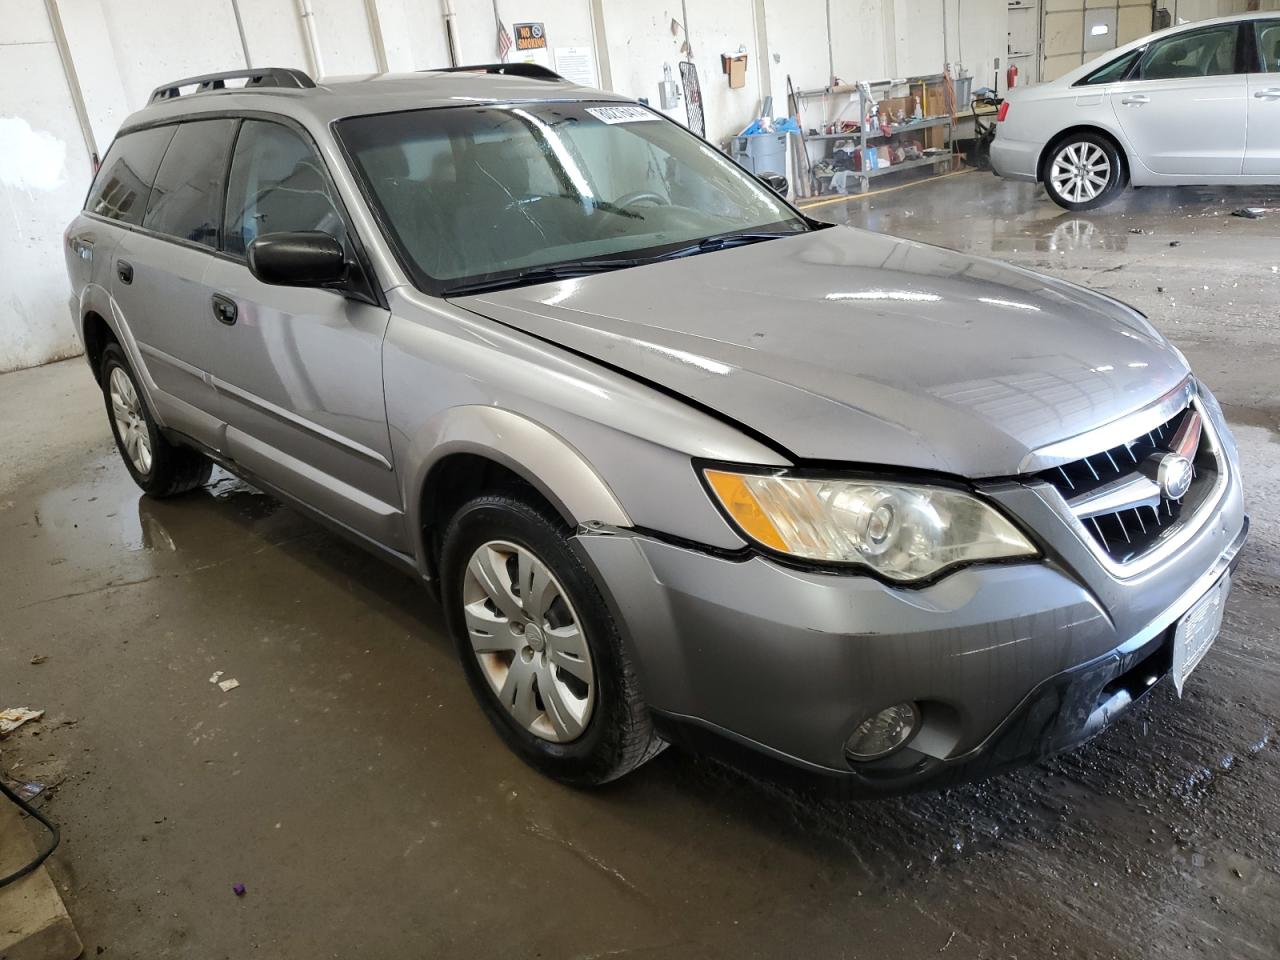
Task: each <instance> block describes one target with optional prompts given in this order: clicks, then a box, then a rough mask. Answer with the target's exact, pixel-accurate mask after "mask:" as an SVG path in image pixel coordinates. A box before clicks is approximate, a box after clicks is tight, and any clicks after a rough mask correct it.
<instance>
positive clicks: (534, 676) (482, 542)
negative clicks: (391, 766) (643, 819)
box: [440, 495, 664, 785]
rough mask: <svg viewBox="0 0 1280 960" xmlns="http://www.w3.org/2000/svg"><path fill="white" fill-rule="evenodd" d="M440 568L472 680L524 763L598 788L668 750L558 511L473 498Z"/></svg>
mask: <svg viewBox="0 0 1280 960" xmlns="http://www.w3.org/2000/svg"><path fill="white" fill-rule="evenodd" d="M440 569H441V575H442V577H443V584H442V586H443V597H444V603H445V610H446V616H447V618H448V622H449V627H450V631H451V632H452V633H453V636H454V640H455V642H456V644H457V646H458V653H459V656H460V657H461V658H462V662H463V667H464V669H465V670H466V673H467V679H468V680H469V681H470V684H471V688H472V690H473V692H474V693H475V695H476V697H477V698H478V699H479V700H480V703H481V705H482V706H483V707H484V710H485V713H486V714H487V715H488V717H489V720H490V721H491V722H492V723H493V725H494V726H495V727H496V728H497V730H498V732H499V733H500V734H501V735H502V737H503V739H504V740H505V741H506V742H507V745H508V746H510V747H511V748H512V749H513V750H514V751H515V752H516V753H517V754H518V755H519V756H520V757H521V758H522V759H524V760H525V761H526V762H527V763H529V764H530V765H531V766H533V767H535V768H536V769H538V770H540V771H541V772H543V773H545V774H547V775H548V776H551V777H554V778H556V779H558V780H562V781H565V782H567V783H573V784H583V785H594V784H601V783H606V782H608V781H610V780H613V779H616V778H617V777H620V776H622V775H623V774H625V773H628V772H629V771H631V770H633V769H635V768H636V767H638V766H640V764H642V763H644V762H645V761H646V760H648V759H649V758H650V757H653V756H654V755H656V754H657V753H658V752H659V751H660V750H661V749H662V747H663V745H664V744H663V742H662V741H661V740H660V739H658V737H657V735H656V734H655V733H654V731H653V725H652V723H651V722H650V719H649V714H648V710H647V709H646V708H645V705H644V701H643V700H642V699H641V696H640V686H639V681H638V678H637V677H636V673H635V669H634V667H633V666H632V664H631V662H630V659H629V657H628V655H627V651H626V649H625V647H624V645H623V642H622V638H621V636H620V634H619V632H618V628H617V624H615V623H614V621H613V617H612V616H611V615H610V613H609V609H608V606H607V605H606V604H605V602H604V599H603V597H602V596H601V594H600V591H599V589H598V588H597V587H596V585H595V582H594V581H593V580H592V578H591V574H590V573H589V571H588V570H587V569H586V567H584V566H583V564H582V561H581V560H580V559H579V558H578V557H577V555H576V554H575V553H574V552H573V550H572V549H571V548H570V546H569V543H568V541H567V530H566V529H565V528H564V526H563V524H561V523H560V522H559V521H558V520H557V519H556V518H554V517H552V516H551V515H550V513H549V511H545V510H544V509H542V508H540V507H536V506H534V505H533V504H532V503H530V502H525V501H524V500H522V499H518V498H517V497H513V496H508V495H489V496H482V497H478V498H476V499H475V500H472V501H471V502H470V503H467V504H465V505H464V506H463V507H462V508H461V509H460V510H459V511H458V512H457V514H456V515H455V516H454V517H453V519H452V520H451V521H450V523H449V527H448V529H447V530H446V531H445V536H444V549H443V551H442V556H441V563H440Z"/></svg>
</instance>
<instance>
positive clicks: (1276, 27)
mask: <svg viewBox="0 0 1280 960" xmlns="http://www.w3.org/2000/svg"><path fill="white" fill-rule="evenodd" d="M1254 29H1256V30H1257V31H1258V56H1259V58H1260V59H1261V61H1262V72H1263V73H1280V20H1263V21H1262V22H1261V23H1258V24H1256V25H1255V27H1254Z"/></svg>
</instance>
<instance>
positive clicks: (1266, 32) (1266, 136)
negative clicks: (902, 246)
mask: <svg viewBox="0 0 1280 960" xmlns="http://www.w3.org/2000/svg"><path fill="white" fill-rule="evenodd" d="M999 121H1000V122H999V124H998V126H997V132H996V139H995V142H994V143H993V144H992V147H991V163H992V166H993V167H994V168H995V171H996V173H998V174H999V175H1000V176H1004V177H1010V178H1012V179H1017V180H1035V181H1039V182H1041V183H1043V184H1044V185H1045V189H1046V190H1048V192H1049V196H1050V197H1051V198H1052V199H1053V200H1054V202H1055V203H1057V204H1058V205H1060V206H1063V207H1066V208H1067V209H1068V210H1088V209H1091V208H1093V207H1097V206H1101V205H1102V204H1104V203H1107V202H1109V201H1110V200H1112V199H1114V197H1115V196H1116V195H1117V194H1118V193H1119V192H1120V191H1121V190H1123V189H1124V188H1125V186H1126V184H1133V185H1134V186H1140V187H1154V186H1183V185H1187V184H1280V13H1270V14H1248V15H1244V16H1237V17H1224V18H1221V19H1217V20H1207V21H1203V22H1201V23H1196V24H1187V25H1181V26H1177V27H1173V28H1171V29H1169V30H1163V31H1160V32H1159V33H1153V34H1151V35H1149V36H1146V37H1143V38H1142V39H1141V40H1135V41H1134V42H1132V43H1130V44H1128V45H1126V46H1123V47H1120V48H1118V49H1116V50H1112V51H1109V52H1108V53H1107V54H1106V55H1104V56H1103V57H1101V58H1099V59H1097V60H1094V61H1093V62H1091V63H1088V64H1085V65H1084V66H1082V67H1080V68H1079V69H1077V70H1073V71H1072V72H1071V73H1068V74H1066V75H1065V76H1063V77H1059V78H1058V79H1057V80H1054V81H1052V82H1050V83H1044V84H1040V85H1039V86H1033V87H1026V88H1023V89H1014V90H1011V91H1010V95H1009V97H1008V98H1007V99H1006V101H1005V102H1004V104H1002V105H1001V108H1000V113H999Z"/></svg>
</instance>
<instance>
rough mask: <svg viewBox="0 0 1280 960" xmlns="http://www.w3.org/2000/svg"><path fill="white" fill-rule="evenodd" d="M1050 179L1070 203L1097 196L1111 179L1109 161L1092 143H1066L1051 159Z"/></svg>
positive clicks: (1081, 201)
mask: <svg viewBox="0 0 1280 960" xmlns="http://www.w3.org/2000/svg"><path fill="white" fill-rule="evenodd" d="M1049 179H1050V181H1051V182H1052V183H1053V187H1054V189H1055V190H1057V191H1058V193H1060V194H1062V195H1063V196H1064V197H1066V198H1067V199H1068V200H1070V201H1072V202H1073V203H1085V202H1086V201H1089V200H1093V199H1096V198H1097V196H1098V195H1099V194H1100V193H1102V191H1103V190H1105V189H1106V188H1107V183H1108V182H1109V181H1110V180H1111V161H1109V160H1108V159H1107V155H1106V154H1105V153H1103V152H1102V149H1101V148H1100V147H1098V146H1097V145H1096V144H1092V143H1069V144H1067V145H1066V146H1065V147H1063V148H1062V149H1061V150H1060V151H1058V155H1057V156H1056V157H1054V158H1053V167H1052V169H1051V170H1050V171H1049Z"/></svg>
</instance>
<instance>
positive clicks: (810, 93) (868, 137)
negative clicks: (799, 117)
mask: <svg viewBox="0 0 1280 960" xmlns="http://www.w3.org/2000/svg"><path fill="white" fill-rule="evenodd" d="M941 79H942V77H941V75H938V76H936V77H910V78H907V79H906V80H881V81H878V82H876V83H871V84H868V86H869V87H870V89H871V90H872V92H873V96H874V92H875V91H876V90H877V89H879V90H885V89H888V88H889V87H893V86H900V85H903V84H906V85H908V87H909V88H913V87H915V86H916V85H918V84H928V83H931V82H936V81H939V80H941ZM855 92H856V93H857V94H858V126H857V128H856V129H854V130H847V131H845V132H843V133H819V134H805V136H804V140H805V142H806V143H810V142H819V143H827V142H835V141H841V140H849V141H853V142H854V143H855V144H857V149H858V151H859V154H860V155H861V156H865V153H864V151H865V150H866V149H867V148H868V147H869V146H875V145H876V144H877V142H878V143H885V142H891V141H893V140H895V139H896V138H898V137H901V136H904V135H908V134H913V133H917V132H919V131H923V130H929V129H931V128H935V127H945V128H946V131H947V133H946V137H945V139H944V141H943V146H942V147H941V148H940V149H942V151H943V152H941V153H937V154H934V155H932V156H925V157H920V158H918V159H915V160H904V161H902V162H901V163H895V164H891V165H889V166H887V167H872V168H871V169H869V170H868V169H862V170H854V171H850V172H851V173H852V174H853V176H854V177H855V178H856V179H857V181H858V185H859V187H860V189H861V192H863V193H865V192H866V191H867V190H868V189H869V188H870V185H871V180H872V179H873V178H875V177H880V176H884V175H885V174H888V173H898V172H901V171H904V170H911V169H914V168H918V167H928V166H937V165H938V164H942V163H949V162H950V161H951V155H952V152H953V150H952V140H953V130H952V126H953V121H952V118H951V117H950V116H939V117H928V118H926V119H923V120H915V121H910V120H909V121H907V122H905V123H895V124H890V125H887V126H888V128H889V129H888V133H887V134H886V133H884V132H882V131H881V130H880V129H877V130H876V131H875V132H870V131H868V130H867V129H866V124H865V122H864V118H865V117H866V116H867V114H868V108H869V107H870V106H871V105H872V104H873V103H874V102H876V101H874V100H873V101H868V99H867V97H866V94H865V93H864V92H863V91H862V89H861V88H860V87H856V86H853V85H848V86H840V87H826V88H822V89H818V90H799V91H796V94H795V95H796V96H797V97H798V98H800V99H810V98H814V97H820V96H821V97H830V96H841V95H844V94H853V93H855ZM838 116H839V114H837V117H838Z"/></svg>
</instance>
